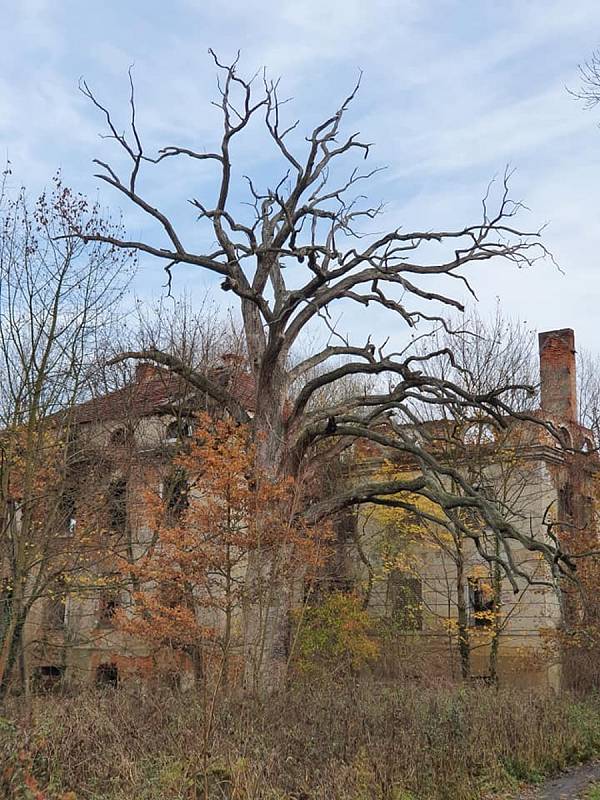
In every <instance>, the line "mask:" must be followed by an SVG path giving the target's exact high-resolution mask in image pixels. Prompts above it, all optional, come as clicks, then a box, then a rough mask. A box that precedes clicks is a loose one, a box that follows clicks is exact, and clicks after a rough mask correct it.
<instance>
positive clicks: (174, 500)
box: [163, 469, 190, 518]
mask: <svg viewBox="0 0 600 800" xmlns="http://www.w3.org/2000/svg"><path fill="white" fill-rule="evenodd" d="M189 495H190V484H189V482H188V480H187V478H186V475H185V473H184V471H183V470H181V469H177V470H175V471H174V472H173V473H172V474H171V475H170V476H169V477H168V478H167V480H165V482H164V483H163V501H164V503H165V507H166V509H167V511H168V512H169V514H170V516H172V517H175V518H177V517H180V516H181V515H182V514H183V513H184V512H185V511H187V509H188V508H189V505H190V497H189Z"/></svg>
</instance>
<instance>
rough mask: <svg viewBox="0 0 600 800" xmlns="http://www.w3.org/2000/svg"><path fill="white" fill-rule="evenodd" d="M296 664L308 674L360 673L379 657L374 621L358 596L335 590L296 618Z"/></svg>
mask: <svg viewBox="0 0 600 800" xmlns="http://www.w3.org/2000/svg"><path fill="white" fill-rule="evenodd" d="M295 621H296V626H297V627H296V635H295V640H294V665H295V666H296V667H297V668H298V669H299V670H300V671H301V672H304V673H320V672H326V673H327V674H328V675H330V676H331V675H334V674H340V675H341V674H348V673H350V672H357V671H359V670H360V669H362V668H363V667H364V666H366V665H367V664H368V663H369V662H371V661H373V660H374V659H376V658H377V656H378V654H379V647H378V644H377V641H376V639H375V635H374V630H373V620H372V619H371V617H370V616H369V614H368V613H367V612H366V611H365V610H364V609H363V607H362V604H361V602H360V600H359V598H358V597H356V595H353V594H342V593H335V594H330V595H329V596H328V597H327V598H326V600H325V601H324V602H323V603H322V604H321V605H317V606H308V607H306V608H303V609H301V610H300V611H299V612H298V613H297V614H296V617H295Z"/></svg>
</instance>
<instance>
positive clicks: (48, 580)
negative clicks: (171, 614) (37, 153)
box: [0, 171, 129, 692]
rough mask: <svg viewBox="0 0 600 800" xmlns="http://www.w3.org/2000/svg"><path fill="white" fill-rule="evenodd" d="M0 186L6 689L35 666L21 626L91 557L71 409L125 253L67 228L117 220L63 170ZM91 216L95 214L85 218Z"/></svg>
mask: <svg viewBox="0 0 600 800" xmlns="http://www.w3.org/2000/svg"><path fill="white" fill-rule="evenodd" d="M4 178H5V180H4V184H3V191H2V194H1V196H0V581H1V584H0V691H2V692H3V691H5V690H6V687H7V685H8V681H9V679H10V677H11V674H12V673H13V669H14V667H15V666H16V665H18V664H20V666H21V668H22V669H21V675H22V676H23V677H25V676H26V674H27V668H26V664H25V659H26V656H27V653H26V652H25V649H24V647H23V643H24V631H25V628H26V625H27V623H28V620H29V618H30V615H31V612H32V609H33V608H34V606H36V605H37V607H39V603H40V601H43V600H44V599H46V600H47V601H51V602H53V603H55V604H59V605H60V604H61V603H62V604H63V609H64V600H65V592H66V591H67V590H66V586H65V583H64V579H65V576H66V575H68V574H69V573H70V572H71V571H72V570H77V568H78V566H80V565H81V562H82V560H83V559H84V558H85V555H84V553H83V551H82V550H81V549H80V548H79V546H78V535H77V534H76V531H75V516H76V512H75V508H74V506H73V494H72V489H73V484H72V481H73V466H74V464H75V463H76V459H77V446H76V442H75V440H74V438H73V435H72V434H73V427H72V410H73V407H74V405H75V404H76V403H77V401H78V400H80V399H81V398H82V397H84V396H85V394H86V392H87V390H88V387H87V379H88V377H89V374H90V369H91V365H92V363H93V360H94V339H95V336H96V334H97V332H98V330H99V328H101V327H103V326H107V325H108V324H109V321H110V318H111V316H112V312H113V309H114V307H115V304H116V303H117V301H118V299H119V296H120V293H121V291H122V288H123V286H124V285H125V283H126V281H127V274H128V271H129V268H128V266H127V265H128V263H129V255H128V254H127V253H125V252H124V251H123V250H120V249H118V248H113V247H111V246H110V245H106V244H102V243H95V244H94V243H90V244H89V245H86V244H84V243H83V242H82V240H81V239H73V238H71V237H67V238H65V236H64V234H65V232H66V229H65V218H66V216H69V217H72V218H75V219H77V218H78V219H80V220H81V221H82V222H81V224H82V225H86V224H87V225H89V226H90V229H92V228H93V230H98V229H99V228H100V229H103V230H104V231H105V233H107V234H109V235H112V234H116V233H118V228H117V227H115V226H113V225H111V224H110V223H109V222H106V221H103V220H102V219H101V218H100V214H99V210H98V208H97V207H94V206H89V205H88V203H87V201H86V200H85V198H83V197H82V196H80V195H76V194H73V193H71V192H70V190H69V189H68V188H66V187H65V186H63V185H62V183H61V182H60V179H58V178H57V179H56V180H55V181H54V185H53V187H52V188H51V189H50V190H49V191H48V192H45V193H43V194H42V195H41V196H40V197H39V198H38V199H37V200H36V201H35V202H33V203H30V202H29V200H28V198H27V196H26V194H25V191H24V190H20V191H18V192H17V193H16V195H15V194H14V193H12V194H11V193H10V192H9V190H8V182H9V181H10V173H9V172H8V171H7V172H6V173H5V176H4ZM84 219H87V220H88V221H87V223H86V222H84V221H83V220H84Z"/></svg>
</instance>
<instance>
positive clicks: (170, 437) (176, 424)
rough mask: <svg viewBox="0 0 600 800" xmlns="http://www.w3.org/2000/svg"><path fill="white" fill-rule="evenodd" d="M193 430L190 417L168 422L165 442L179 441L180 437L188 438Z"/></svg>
mask: <svg viewBox="0 0 600 800" xmlns="http://www.w3.org/2000/svg"><path fill="white" fill-rule="evenodd" d="M193 432H194V426H193V423H192V421H191V420H190V419H188V418H187V417H183V418H181V419H175V420H173V421H172V422H169V424H168V425H167V431H166V434H165V438H166V440H167V442H170V443H174V442H179V441H181V440H182V439H189V438H190V436H191V435H192V434H193Z"/></svg>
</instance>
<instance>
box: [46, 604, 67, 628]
mask: <svg viewBox="0 0 600 800" xmlns="http://www.w3.org/2000/svg"><path fill="white" fill-rule="evenodd" d="M65 612H66V597H63V596H61V597H51V598H49V599H48V600H47V602H46V612H45V623H46V627H47V628H48V629H49V630H62V628H64V627H65Z"/></svg>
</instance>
